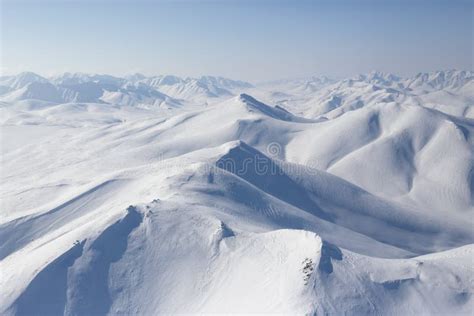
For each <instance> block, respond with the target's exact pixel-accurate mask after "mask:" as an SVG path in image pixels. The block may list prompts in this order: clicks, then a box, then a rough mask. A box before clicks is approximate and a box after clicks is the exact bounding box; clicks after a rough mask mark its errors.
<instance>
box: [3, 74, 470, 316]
mask: <svg viewBox="0 0 474 316" xmlns="http://www.w3.org/2000/svg"><path fill="white" fill-rule="evenodd" d="M0 86H2V87H6V88H5V89H3V88H2V89H1V90H0V92H2V93H3V92H4V93H3V94H2V95H1V96H0V98H1V107H0V111H1V113H2V115H1V117H2V119H1V121H0V123H1V134H2V135H1V136H2V139H1V143H2V146H1V151H2V155H1V162H0V163H1V165H2V172H1V178H2V181H1V184H0V196H1V199H2V209H1V212H2V213H1V215H2V216H1V217H0V258H1V259H0V273H1V277H0V288H1V289H2V295H0V314H2V315H36V314H39V315H61V314H64V315H106V314H109V315H116V314H127V315H152V314H170V313H171V314H176V313H283V314H328V315H341V314H351V315H367V314H372V315H381V314H384V315H385V314H389V315H390V314H397V315H399V314H400V315H416V314H422V315H425V314H439V315H469V314H472V312H473V310H474V301H473V299H472V293H473V291H474V283H473V280H472V275H473V274H474V270H473V266H472V260H473V258H474V248H473V243H474V231H473V229H472V227H473V225H474V222H473V216H472V215H473V212H474V184H473V183H474V182H473V179H474V176H473V174H474V171H473V170H474V150H473V148H474V144H473V138H472V135H473V132H474V122H473V121H472V113H473V112H472V111H471V108H472V106H473V103H472V100H473V99H472V98H473V96H474V93H473V91H472V87H473V85H472V73H471V72H467V71H466V72H461V71H446V72H438V73H434V74H427V75H418V76H415V77H413V78H408V79H407V78H400V77H398V76H394V75H391V74H383V73H378V72H374V73H370V74H367V75H361V76H357V77H354V78H351V79H344V80H340V81H334V80H330V79H328V78H324V77H322V78H316V77H314V78H309V79H299V80H295V81H278V82H271V83H266V84H264V85H257V86H253V85H250V84H248V83H245V82H241V81H234V80H229V79H224V78H220V77H209V76H204V77H201V78H195V79H193V78H179V77H176V76H156V77H146V76H143V75H140V74H135V75H131V76H127V77H125V78H118V77H113V76H108V75H87V74H65V75H62V76H57V77H54V78H43V77H40V76H37V75H34V74H32V73H24V74H21V75H19V76H11V77H2V78H1V79H0ZM43 88H44V89H43ZM54 91H56V92H57V94H55V93H56V92H54ZM52 96H54V97H59V99H58V100H53V99H51V97H52ZM260 97H261V98H262V99H263V100H267V101H268V103H267V102H262V101H260ZM269 104H277V105H276V106H272V105H269Z"/></svg>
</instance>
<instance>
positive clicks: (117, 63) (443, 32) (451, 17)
mask: <svg viewBox="0 0 474 316" xmlns="http://www.w3.org/2000/svg"><path fill="white" fill-rule="evenodd" d="M1 1H2V2H1V6H2V7H1V44H2V45H1V48H2V49H1V54H2V55H1V66H2V72H3V73H5V74H10V73H17V72H21V71H26V70H29V71H34V72H37V73H40V74H43V75H51V74H56V73H61V72H65V71H70V72H76V71H81V72H96V73H109V74H115V75H123V74H130V73H134V72H141V73H144V74H147V75H152V74H177V75H181V76H197V75H202V74H212V75H223V76H227V77H232V78H237V79H244V80H251V81H258V80H267V79H278V78H288V77H300V76H308V75H321V74H325V75H330V76H348V75H354V74H357V73H364V72H369V71H371V70H381V71H387V72H394V73H398V74H401V75H410V74H413V73H417V72H419V71H432V70H438V69H451V68H457V69H472V68H473V46H474V44H473V41H474V39H473V14H474V13H473V6H474V5H473V1H461V0H459V1H457V0H451V1H449V0H446V1H436V0H433V1H424V0H413V1H408V0H400V1H394V0H393V1H392V0H388V1H383V0H380V1H375V0H373V1H370V0H351V1H349V0H347V1H341V0H335V1H322V0H315V1H304V0H293V1H290V0H288V1H280V0H276V1H270V0H254V1H250V0H241V1H238V0H215V1H199V0H196V1H191V0H188V1H151V0H148V1H145V0H138V1H132V0H129V1H126V0H122V1H112V0H102V1H78V0H63V1H58V0H56V1H48V0H43V1H34V0H29V1H28V0H16V1H13V0H1Z"/></svg>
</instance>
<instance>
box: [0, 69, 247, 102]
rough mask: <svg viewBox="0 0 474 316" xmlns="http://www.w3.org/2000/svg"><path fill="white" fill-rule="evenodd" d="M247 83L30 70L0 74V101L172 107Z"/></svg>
mask: <svg viewBox="0 0 474 316" xmlns="http://www.w3.org/2000/svg"><path fill="white" fill-rule="evenodd" d="M252 87H253V86H252V85H251V84H250V83H247V82H243V81H238V80H231V79H226V78H222V77H213V76H202V77H200V78H180V77H176V76H170V75H166V76H155V77H145V76H143V75H141V74H135V75H131V76H126V77H125V78H119V77H114V76H110V75H96V74H85V73H65V74H62V75H58V76H53V77H51V78H49V80H48V79H46V78H43V77H41V76H39V75H36V74H34V73H31V72H28V73H21V74H19V75H17V76H7V77H1V78H0V101H5V102H13V101H20V100H30V99H31V100H40V101H47V102H53V103H67V102H69V103H74V102H76V103H77V102H82V103H84V102H86V103H98V102H99V103H100V102H104V103H109V104H116V105H123V106H144V107H158V108H174V107H177V106H181V105H182V104H183V103H191V104H196V105H203V104H207V103H208V101H209V102H212V99H219V98H226V97H230V96H233V95H235V94H236V93H240V92H241V91H244V90H246V89H249V88H252Z"/></svg>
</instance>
